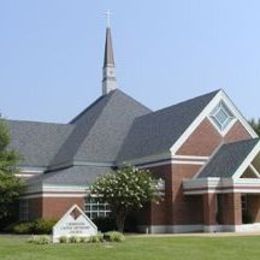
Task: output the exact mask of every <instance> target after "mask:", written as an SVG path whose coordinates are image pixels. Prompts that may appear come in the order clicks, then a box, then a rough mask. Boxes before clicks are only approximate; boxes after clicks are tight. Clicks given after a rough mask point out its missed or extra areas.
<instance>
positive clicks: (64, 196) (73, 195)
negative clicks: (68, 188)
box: [21, 193, 86, 199]
mask: <svg viewBox="0 0 260 260" xmlns="http://www.w3.org/2000/svg"><path fill="white" fill-rule="evenodd" d="M84 197H86V194H85V193H82V194H75V193H71V194H69V193H67V194H66V193H64V194H63V193H57V194H55V193H44V194H42V193H40V194H32V195H25V196H22V197H21V199H36V198H84Z"/></svg>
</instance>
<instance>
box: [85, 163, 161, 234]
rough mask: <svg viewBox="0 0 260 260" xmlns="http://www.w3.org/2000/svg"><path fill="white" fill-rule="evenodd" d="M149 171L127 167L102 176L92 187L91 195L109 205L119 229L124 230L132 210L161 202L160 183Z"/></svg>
mask: <svg viewBox="0 0 260 260" xmlns="http://www.w3.org/2000/svg"><path fill="white" fill-rule="evenodd" d="M158 181H161V180H155V179H153V178H152V176H151V173H150V172H149V171H148V170H143V169H137V168H136V167H132V166H125V167H122V168H119V169H118V170H116V171H113V172H110V173H108V174H107V175H104V176H101V177H99V178H98V179H97V181H96V182H95V183H94V184H93V185H92V186H91V189H90V195H91V196H96V198H97V200H98V201H99V202H101V203H108V204H109V206H110V208H111V211H112V214H113V215H114V217H115V220H116V225H117V228H118V230H119V231H120V232H123V230H124V224H125V219H126V217H127V215H128V214H129V213H130V212H131V211H132V210H138V209H141V208H142V207H143V206H144V205H145V204H146V203H147V202H151V201H153V202H157V203H158V202H159V201H160V194H159V185H158V184H159V182H158Z"/></svg>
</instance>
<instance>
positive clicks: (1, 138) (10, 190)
mask: <svg viewBox="0 0 260 260" xmlns="http://www.w3.org/2000/svg"><path fill="white" fill-rule="evenodd" d="M9 143H10V135H9V131H8V128H7V126H6V124H5V122H4V120H3V119H1V118H0V223H1V224H2V223H3V222H5V221H6V220H7V219H10V218H11V217H12V216H13V213H14V212H13V210H14V203H15V201H16V200H17V199H18V198H19V196H20V194H21V192H22V191H23V182H22V181H21V180H20V179H18V178H17V177H16V176H15V173H16V172H17V168H16V164H17V162H18V160H19V156H18V154H17V153H16V152H15V151H13V150H10V149H8V145H9Z"/></svg>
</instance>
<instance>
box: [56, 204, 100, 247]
mask: <svg viewBox="0 0 260 260" xmlns="http://www.w3.org/2000/svg"><path fill="white" fill-rule="evenodd" d="M97 232H98V230H97V226H96V225H95V224H94V223H93V222H92V221H91V220H90V218H88V216H87V215H86V214H85V213H84V212H83V211H82V209H81V208H80V207H79V206H77V205H74V206H72V207H71V208H70V209H69V210H68V211H67V213H66V214H65V215H64V216H63V217H62V218H61V219H60V220H59V222H58V223H57V224H56V225H55V226H54V227H53V229H52V235H53V243H57V242H59V238H60V237H62V236H66V237H72V236H75V237H89V236H93V235H96V234H97Z"/></svg>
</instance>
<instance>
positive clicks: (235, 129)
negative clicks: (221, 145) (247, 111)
mask: <svg viewBox="0 0 260 260" xmlns="http://www.w3.org/2000/svg"><path fill="white" fill-rule="evenodd" d="M220 103H224V105H225V106H226V107H227V109H228V111H229V112H230V113H231V114H232V120H230V122H229V124H228V125H227V126H226V127H225V128H224V129H220V128H219V127H217V125H216V123H215V122H214V120H213V119H212V115H213V113H214V111H215V110H216V108H217V107H218V106H219V104H220ZM205 119H208V120H209V121H210V122H211V124H212V126H213V127H214V128H215V130H216V131H217V132H218V133H219V136H220V137H222V138H223V142H230V141H235V140H243V139H250V138H257V137H258V135H257V134H256V133H255V131H254V130H253V128H252V127H251V126H250V125H249V123H248V122H247V120H246V119H245V118H244V117H243V115H242V114H241V113H240V112H239V111H238V109H237V108H236V106H235V105H234V104H233V103H232V101H231V100H230V98H229V97H228V96H227V95H226V94H225V92H224V91H223V90H221V91H219V92H218V93H217V95H216V96H215V97H214V98H213V99H212V100H211V101H210V102H209V104H208V105H207V106H206V107H205V108H204V109H203V111H202V112H201V113H200V114H199V115H198V117H197V118H196V119H195V120H194V121H193V122H192V123H191V124H190V125H189V127H188V128H187V129H186V130H185V132H184V133H183V134H182V136H180V138H179V139H178V140H177V141H176V142H175V143H174V144H173V146H172V147H171V149H170V150H171V153H172V154H176V153H179V150H180V149H182V146H184V144H185V143H186V142H187V143H188V142H189V143H190V142H191V139H193V137H192V135H193V134H194V136H195V137H194V139H195V138H197V137H196V134H197V131H196V130H198V129H200V128H201V127H202V126H203V124H202V123H203V121H204V122H205ZM211 128H212V127H211ZM216 131H213V130H211V134H212V137H213V138H216V136H217V135H216ZM213 132H214V133H213ZM208 134H209V131H208V129H207V130H206V135H208ZM201 138H202V139H201V140H202V142H203V138H209V137H207V136H203V134H201ZM222 138H221V139H222ZM196 142H199V141H198V140H197V141H196V140H193V143H196Z"/></svg>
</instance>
